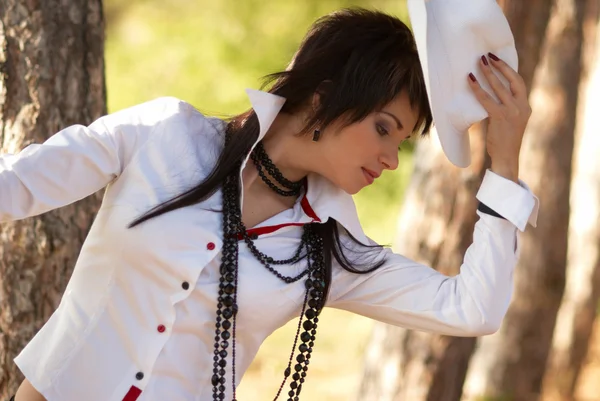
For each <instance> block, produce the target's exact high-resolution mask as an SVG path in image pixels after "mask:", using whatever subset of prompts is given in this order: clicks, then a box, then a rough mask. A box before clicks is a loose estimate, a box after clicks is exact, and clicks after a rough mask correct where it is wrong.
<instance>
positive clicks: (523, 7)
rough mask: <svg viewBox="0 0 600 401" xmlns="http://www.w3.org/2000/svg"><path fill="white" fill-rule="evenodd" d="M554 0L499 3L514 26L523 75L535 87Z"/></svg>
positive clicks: (517, 0) (510, 0) (514, 0)
mask: <svg viewBox="0 0 600 401" xmlns="http://www.w3.org/2000/svg"><path fill="white" fill-rule="evenodd" d="M553 1H554V0H527V1H523V0H498V4H500V6H501V7H502V9H503V10H504V15H506V18H507V19H508V22H509V23H510V29H511V31H512V32H513V35H514V37H515V45H516V47H517V53H518V54H519V56H520V57H519V74H520V75H521V76H522V77H523V79H524V80H525V84H526V85H527V87H528V88H531V84H532V83H533V76H534V73H535V69H536V67H537V65H538V62H539V60H540V56H541V49H542V47H543V46H542V45H543V43H544V40H545V33H546V27H547V26H548V20H549V19H550V9H551V8H552V3H553Z"/></svg>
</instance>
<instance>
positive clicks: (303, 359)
mask: <svg viewBox="0 0 600 401" xmlns="http://www.w3.org/2000/svg"><path fill="white" fill-rule="evenodd" d="M296 360H297V361H298V362H300V363H302V362H304V361H305V360H306V358H304V355H302V354H299V355H298V356H297V357H296Z"/></svg>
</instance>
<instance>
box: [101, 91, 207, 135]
mask: <svg viewBox="0 0 600 401" xmlns="http://www.w3.org/2000/svg"><path fill="white" fill-rule="evenodd" d="M190 119H194V120H196V121H197V120H205V119H207V118H206V117H205V116H204V115H203V114H202V113H201V112H200V111H198V110H197V109H196V108H195V107H194V106H192V105H191V104H190V103H188V102H186V101H184V100H181V99H179V98H176V97H173V96H163V97H158V98H156V99H152V100H149V101H146V102H143V103H139V104H136V105H134V106H130V107H127V108H124V109H121V110H119V111H116V112H112V113H110V114H108V115H106V116H104V117H102V118H100V119H99V120H97V122H96V123H98V124H103V125H106V126H109V127H118V126H127V125H129V126H138V127H139V128H142V127H145V128H152V127H154V126H157V125H161V124H162V123H164V122H169V121H185V120H190Z"/></svg>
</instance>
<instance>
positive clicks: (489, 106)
mask: <svg viewBox="0 0 600 401" xmlns="http://www.w3.org/2000/svg"><path fill="white" fill-rule="evenodd" d="M467 81H468V82H469V86H470V87H471V89H472V90H473V93H474V94H475V97H476V98H477V100H478V101H479V103H481V105H482V106H483V108H484V109H485V110H486V111H487V112H488V114H489V115H490V116H492V115H497V114H498V113H499V112H500V110H501V107H502V105H501V104H499V103H498V102H497V101H496V100H495V99H494V98H493V97H491V96H490V94H489V93H487V92H486V90H485V89H483V88H482V87H481V85H480V84H479V82H478V81H477V78H475V75H474V74H472V73H471V74H469V76H468V78H467Z"/></svg>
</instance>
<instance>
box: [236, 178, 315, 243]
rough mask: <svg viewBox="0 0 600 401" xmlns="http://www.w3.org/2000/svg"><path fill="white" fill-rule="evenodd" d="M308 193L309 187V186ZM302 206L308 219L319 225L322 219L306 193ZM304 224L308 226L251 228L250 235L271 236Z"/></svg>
mask: <svg viewBox="0 0 600 401" xmlns="http://www.w3.org/2000/svg"><path fill="white" fill-rule="evenodd" d="M306 191H308V186H307V189H306ZM300 206H302V210H303V211H304V213H305V214H306V215H307V216H308V217H310V218H311V219H312V220H313V222H318V223H320V222H321V219H320V218H319V216H317V214H316V213H315V211H314V210H313V208H312V206H310V203H309V202H308V199H307V198H306V192H305V193H304V196H302V200H301V201H300ZM304 224H306V223H284V224H278V225H275V226H265V227H258V228H251V229H250V230H248V234H249V235H257V236H260V235H264V234H271V233H272V232H275V231H277V230H279V229H282V228H284V227H290V226H303V225H304ZM238 239H239V240H240V241H241V240H242V239H243V237H242V234H238Z"/></svg>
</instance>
